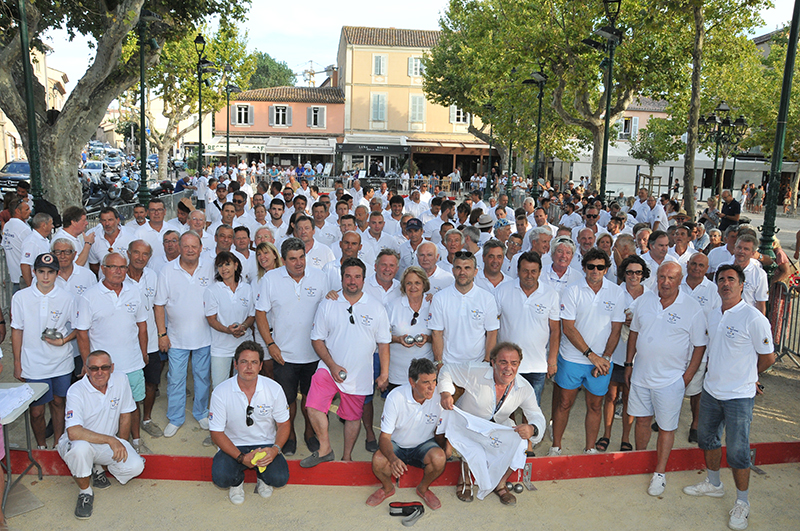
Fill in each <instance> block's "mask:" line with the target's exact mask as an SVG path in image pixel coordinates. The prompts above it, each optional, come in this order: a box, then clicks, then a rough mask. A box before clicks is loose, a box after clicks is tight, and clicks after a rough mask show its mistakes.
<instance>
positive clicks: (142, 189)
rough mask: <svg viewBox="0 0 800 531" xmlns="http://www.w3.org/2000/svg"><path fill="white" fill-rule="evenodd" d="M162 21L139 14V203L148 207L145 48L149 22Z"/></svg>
mask: <svg viewBox="0 0 800 531" xmlns="http://www.w3.org/2000/svg"><path fill="white" fill-rule="evenodd" d="M159 20H161V17H160V16H158V15H157V14H156V13H153V12H152V11H148V10H147V9H142V12H141V13H140V14H139V23H138V24H137V29H138V30H139V159H140V161H141V162H139V203H141V204H142V205H145V206H146V205H147V203H149V202H150V188H149V187H148V186H147V134H146V133H147V132H146V130H145V116H144V109H145V105H146V101H147V86H146V85H145V81H144V72H145V64H144V47H145V41H144V39H145V30H146V29H147V24H148V23H149V22H156V21H159ZM147 44H149V45H150V47H151V48H152V49H153V50H158V44H157V43H156V42H155V39H151V40H150V42H148V43H147Z"/></svg>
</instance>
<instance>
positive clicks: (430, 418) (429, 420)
mask: <svg viewBox="0 0 800 531" xmlns="http://www.w3.org/2000/svg"><path fill="white" fill-rule="evenodd" d="M437 418H439V415H434V414H433V413H428V414H426V415H425V424H436V419H437Z"/></svg>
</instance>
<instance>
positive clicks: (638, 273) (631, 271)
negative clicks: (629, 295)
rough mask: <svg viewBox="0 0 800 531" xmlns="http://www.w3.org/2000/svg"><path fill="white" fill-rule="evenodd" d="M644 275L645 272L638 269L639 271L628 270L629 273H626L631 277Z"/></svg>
mask: <svg viewBox="0 0 800 531" xmlns="http://www.w3.org/2000/svg"><path fill="white" fill-rule="evenodd" d="M643 273H644V271H642V270H641V269H638V270H636V269H628V270H627V271H625V274H626V275H631V276H633V275H637V276H642V274H643Z"/></svg>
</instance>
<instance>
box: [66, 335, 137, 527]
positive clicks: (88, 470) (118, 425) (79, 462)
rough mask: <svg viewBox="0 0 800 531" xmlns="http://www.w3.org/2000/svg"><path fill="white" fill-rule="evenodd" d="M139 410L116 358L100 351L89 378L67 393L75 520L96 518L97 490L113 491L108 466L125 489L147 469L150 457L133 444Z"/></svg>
mask: <svg viewBox="0 0 800 531" xmlns="http://www.w3.org/2000/svg"><path fill="white" fill-rule="evenodd" d="M135 410H136V402H134V401H133V395H132V394H131V388H130V385H128V379H127V378H126V377H125V376H124V375H122V374H115V373H114V364H113V363H112V361H111V356H110V355H109V354H108V353H107V352H105V351H103V350H95V351H93V352H91V353H90V354H89V355H88V356H87V357H86V376H84V377H83V378H82V379H81V380H80V381H78V382H77V383H76V384H75V385H73V386H72V387H70V388H69V391H67V406H66V415H65V417H66V430H67V431H66V432H65V433H64V434H63V435H62V436H61V438H60V439H59V440H58V455H60V456H61V459H63V460H64V462H65V463H66V464H67V466H68V467H69V471H70V473H71V474H72V477H73V478H74V479H75V483H77V484H78V489H80V490H79V493H78V503H77V505H76V507H75V518H78V519H79V520H85V519H87V518H89V517H90V516H92V509H93V506H94V492H93V490H92V487H95V488H97V489H107V488H108V487H110V486H111V482H110V481H109V480H108V477H106V475H105V473H104V472H103V468H107V469H108V471H109V472H111V474H113V475H114V477H115V478H117V481H119V482H120V483H121V484H122V485H124V484H126V483H127V482H128V481H130V480H131V479H133V478H135V477H136V476H138V475H139V474H141V473H142V471H144V459H142V458H141V457H140V456H139V454H137V453H136V452H135V451H134V449H133V447H132V446H131V445H130V443H129V442H128V435H129V434H130V429H131V413H132V412H133V411H135Z"/></svg>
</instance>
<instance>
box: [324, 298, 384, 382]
mask: <svg viewBox="0 0 800 531" xmlns="http://www.w3.org/2000/svg"><path fill="white" fill-rule="evenodd" d="M348 308H350V303H349V302H347V299H345V298H344V297H343V296H340V297H339V299H338V300H335V301H332V300H328V299H325V300H323V301H322V303H320V305H319V308H317V313H316V315H315V316H314V327H313V328H312V329H311V339H312V340H315V339H321V340H324V341H325V346H326V347H327V348H328V351H329V352H330V354H331V357H332V358H333V361H334V362H336V363H337V364H338V365H340V366H342V367H344V369H345V370H346V371H347V379H346V380H345V381H344V382H343V383H337V384H336V387H338V388H339V390H340V391H341V392H343V393H347V394H351V395H368V394H370V393H372V389H373V378H372V365H373V361H372V354H373V353H374V352H375V351H376V350H377V349H378V344H389V343H391V341H392V336H391V335H390V334H389V317H388V315H387V314H386V309H385V308H384V307H383V304H381V302H380V301H379V300H377V299H375V298H373V297H370V296H369V295H367V294H366V293H363V294H362V295H361V298H360V299H359V300H358V301H357V302H356V303H355V304H354V305H353V306H352V308H353V313H352V317H353V321H354V323H351V322H350V317H351V314H350V313H349V312H348V311H347V309H348ZM319 368H320V369H324V370H325V371H328V372H330V369H328V366H327V365H325V363H323V362H321V361H320V363H319Z"/></svg>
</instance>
